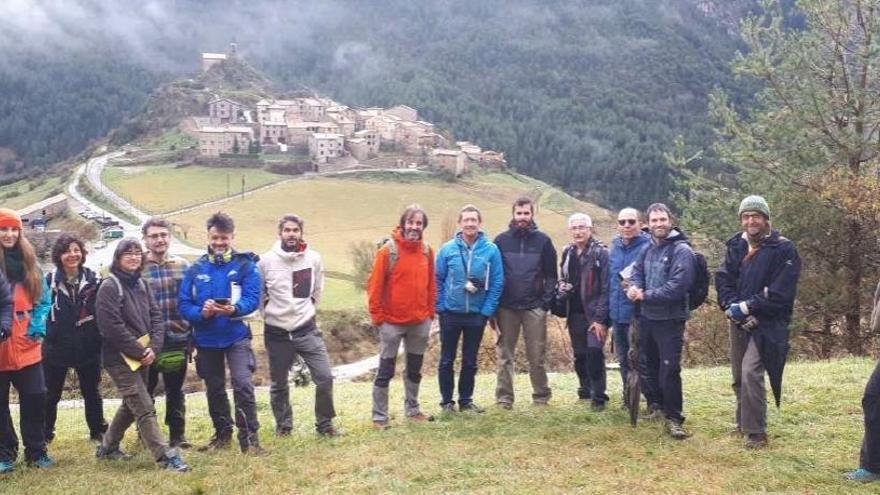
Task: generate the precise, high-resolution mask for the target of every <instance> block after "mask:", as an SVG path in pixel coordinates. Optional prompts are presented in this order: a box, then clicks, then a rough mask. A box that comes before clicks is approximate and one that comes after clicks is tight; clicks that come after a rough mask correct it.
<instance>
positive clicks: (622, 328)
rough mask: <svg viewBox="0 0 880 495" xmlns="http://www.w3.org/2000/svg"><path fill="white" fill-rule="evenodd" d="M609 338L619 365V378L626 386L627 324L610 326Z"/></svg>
mask: <svg viewBox="0 0 880 495" xmlns="http://www.w3.org/2000/svg"><path fill="white" fill-rule="evenodd" d="M611 328H612V330H611V337H612V338H613V339H614V354H615V355H616V356H617V362H618V363H620V378H621V379H622V380H623V384H624V385H626V375H627V374H629V357H628V354H629V323H619V322H616V321H615V322H613V323H612V324H611Z"/></svg>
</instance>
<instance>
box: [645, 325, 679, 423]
mask: <svg viewBox="0 0 880 495" xmlns="http://www.w3.org/2000/svg"><path fill="white" fill-rule="evenodd" d="M684 328H685V320H659V321H658V320H648V319H645V318H644V317H642V318H641V319H640V320H639V331H640V332H641V334H640V336H639V350H640V351H641V354H642V358H641V359H642V360H643V361H644V363H645V376H644V379H643V384H642V385H643V386H642V389H643V390H644V394H645V397H646V398H647V399H648V403H649V404H656V405H659V406H662V407H663V414H664V415H665V416H666V419H669V420H672V421H675V422H676V423H681V422H683V421H684V415H683V414H682V407H683V399H682V390H681V348H682V345H683V344H684Z"/></svg>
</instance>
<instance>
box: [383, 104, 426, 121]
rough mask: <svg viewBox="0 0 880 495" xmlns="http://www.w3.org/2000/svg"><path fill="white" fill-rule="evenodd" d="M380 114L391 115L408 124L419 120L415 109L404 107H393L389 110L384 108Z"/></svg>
mask: <svg viewBox="0 0 880 495" xmlns="http://www.w3.org/2000/svg"><path fill="white" fill-rule="evenodd" d="M382 113H384V114H385V115H393V116H395V117H397V118H398V119H400V120H407V121H410V122H414V121H416V120H419V113H418V112H417V111H416V109H415V108H412V107H408V106H406V105H395V106H393V107H391V108H386V109H385V110H384V111H383V112H382Z"/></svg>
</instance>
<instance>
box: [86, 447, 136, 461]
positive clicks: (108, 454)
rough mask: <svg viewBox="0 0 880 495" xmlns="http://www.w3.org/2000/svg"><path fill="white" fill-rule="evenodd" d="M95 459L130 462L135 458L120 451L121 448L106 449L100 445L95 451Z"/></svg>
mask: <svg viewBox="0 0 880 495" xmlns="http://www.w3.org/2000/svg"><path fill="white" fill-rule="evenodd" d="M95 457H97V458H98V459H105V460H108V461H130V460H131V459H132V457H134V456H133V455H130V454H126V453H125V452H123V451H122V450H120V449H119V447H116V448H113V449H111V448H108V447H104V446H103V445H98V448H97V449H96V450H95Z"/></svg>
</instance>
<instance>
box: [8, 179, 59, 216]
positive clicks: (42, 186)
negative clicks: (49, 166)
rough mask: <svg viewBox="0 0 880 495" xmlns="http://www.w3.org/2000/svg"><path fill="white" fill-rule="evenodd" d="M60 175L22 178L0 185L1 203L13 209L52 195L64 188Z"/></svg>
mask: <svg viewBox="0 0 880 495" xmlns="http://www.w3.org/2000/svg"><path fill="white" fill-rule="evenodd" d="M64 188H65V184H62V183H61V178H60V177H52V178H50V179H32V180H31V179H29V180H20V181H18V182H13V183H12V184H7V185H5V186H2V187H0V205H2V206H3V207H4V208H12V209H13V210H17V209H21V208H24V207H25V206H28V205H31V204H33V203H36V202H38V201H42V200H44V199H46V198H48V197H49V196H51V195H52V194H55V193H53V191H55V190H56V189H57V190H59V191H60V190H63V189H64Z"/></svg>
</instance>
